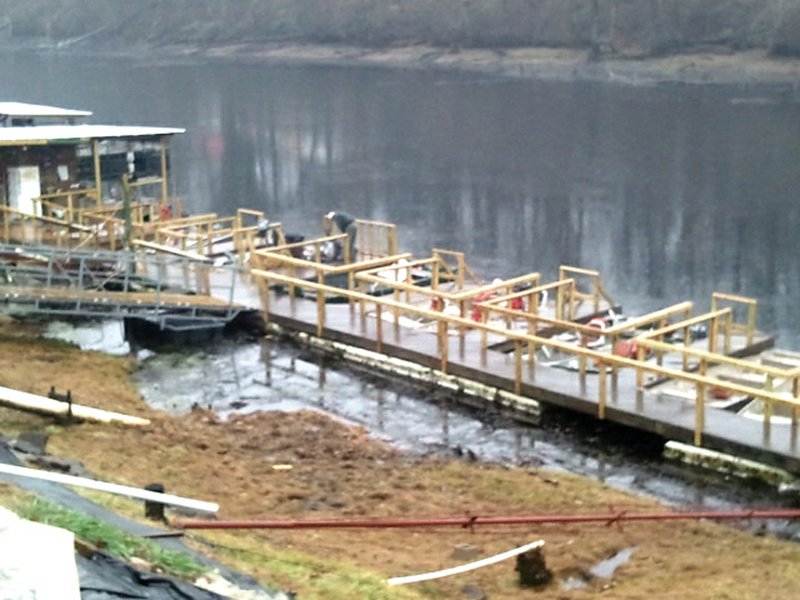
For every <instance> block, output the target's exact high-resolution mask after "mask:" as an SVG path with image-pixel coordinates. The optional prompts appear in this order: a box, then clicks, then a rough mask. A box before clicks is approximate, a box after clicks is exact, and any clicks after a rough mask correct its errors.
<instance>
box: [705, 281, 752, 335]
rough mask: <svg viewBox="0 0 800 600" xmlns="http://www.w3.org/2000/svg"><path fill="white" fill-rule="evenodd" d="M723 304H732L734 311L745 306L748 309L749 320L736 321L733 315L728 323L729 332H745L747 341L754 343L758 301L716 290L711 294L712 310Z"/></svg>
mask: <svg viewBox="0 0 800 600" xmlns="http://www.w3.org/2000/svg"><path fill="white" fill-rule="evenodd" d="M723 305H727V306H731V307H732V308H734V312H737V311H736V309H737V308H741V307H744V309H745V310H746V311H747V320H746V321H745V322H744V323H742V322H737V321H734V320H733V319H734V315H731V319H730V320H729V321H728V322H727V323H726V326H727V328H728V330H729V331H728V333H739V334H743V335H744V336H746V338H747V343H748V344H752V343H753V336H754V335H755V330H756V318H757V312H758V301H757V300H755V299H753V298H745V297H744V296H736V295H734V294H724V293H722V292H714V294H713V295H712V296H711V311H712V312H713V311H716V310H717V309H718V308H721V307H722V306H723Z"/></svg>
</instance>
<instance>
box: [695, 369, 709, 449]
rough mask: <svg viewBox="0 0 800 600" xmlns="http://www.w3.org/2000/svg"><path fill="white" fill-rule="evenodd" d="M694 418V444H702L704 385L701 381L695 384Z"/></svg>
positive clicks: (704, 415)
mask: <svg viewBox="0 0 800 600" xmlns="http://www.w3.org/2000/svg"><path fill="white" fill-rule="evenodd" d="M695 394H696V396H697V398H696V400H695V419H694V445H695V446H702V445H703V430H704V429H705V427H706V386H705V384H703V383H699V382H698V383H696V384H695Z"/></svg>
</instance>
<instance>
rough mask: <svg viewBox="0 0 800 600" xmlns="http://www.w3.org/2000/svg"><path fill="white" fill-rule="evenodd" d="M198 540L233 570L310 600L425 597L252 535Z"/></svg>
mask: <svg viewBox="0 0 800 600" xmlns="http://www.w3.org/2000/svg"><path fill="white" fill-rule="evenodd" d="M196 539H197V540H198V541H200V542H201V543H205V544H207V545H209V546H211V547H212V548H213V550H214V554H215V555H216V556H217V557H218V558H219V559H221V560H222V561H223V562H225V563H227V564H228V565H229V566H230V567H232V568H234V569H237V570H241V571H246V572H250V573H253V572H257V573H258V575H260V576H261V578H263V579H268V580H269V581H270V582H271V583H272V584H274V585H276V586H278V587H280V588H283V589H291V590H293V591H295V592H296V593H297V594H298V595H299V596H300V597H301V598H304V599H307V600H327V599H329V598H358V599H359V600H420V599H421V598H424V597H425V596H423V595H420V594H419V593H418V592H417V591H416V590H413V589H411V588H410V587H390V586H389V585H387V583H386V580H385V578H384V577H382V576H381V575H378V574H376V573H370V572H369V571H365V570H363V569H359V568H358V567H355V566H351V565H348V564H346V563H343V562H340V561H335V560H329V559H322V558H318V557H315V556H310V555H308V554H305V553H303V552H298V551H295V550H286V549H278V548H275V547H273V546H271V545H269V544H267V543H264V540H263V539H259V538H258V536H255V535H252V534H251V535H243V534H242V532H237V534H236V535H231V534H229V533H222V532H215V533H214V534H211V535H208V536H203V538H196ZM212 539H213V541H212Z"/></svg>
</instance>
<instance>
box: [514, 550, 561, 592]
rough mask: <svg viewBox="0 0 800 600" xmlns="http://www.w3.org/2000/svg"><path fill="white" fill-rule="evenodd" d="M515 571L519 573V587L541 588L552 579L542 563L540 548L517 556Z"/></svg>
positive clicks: (542, 557)
mask: <svg viewBox="0 0 800 600" xmlns="http://www.w3.org/2000/svg"><path fill="white" fill-rule="evenodd" d="M515 570H516V571H517V572H518V573H519V585H520V587H542V586H545V585H547V584H548V583H550V581H551V580H552V579H553V573H552V571H550V570H549V569H548V568H547V565H546V564H545V562H544V552H543V551H542V548H534V549H532V550H528V551H527V552H525V553H523V554H520V555H519V556H517V566H516V567H515Z"/></svg>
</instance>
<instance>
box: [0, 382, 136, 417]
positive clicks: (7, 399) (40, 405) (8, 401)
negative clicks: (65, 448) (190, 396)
mask: <svg viewBox="0 0 800 600" xmlns="http://www.w3.org/2000/svg"><path fill="white" fill-rule="evenodd" d="M0 404H4V405H6V406H10V407H12V408H17V409H20V410H29V411H33V412H38V413H47V414H54V415H64V416H66V415H67V414H68V412H69V407H68V405H67V403H66V402H61V401H60V400H53V399H52V398H46V397H45V396H39V395H37V394H29V393H28V392H20V391H19V390H15V389H12V388H7V387H0ZM72 416H74V417H75V418H76V419H83V420H85V421H95V422H98V423H123V424H124V425H133V426H136V427H146V426H147V425H149V424H150V421H149V420H148V419H142V418H140V417H131V416H129V415H123V414H121V413H116V412H111V411H107V410H101V409H99V408H92V407H91V406H83V405H81V404H73V405H72Z"/></svg>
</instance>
